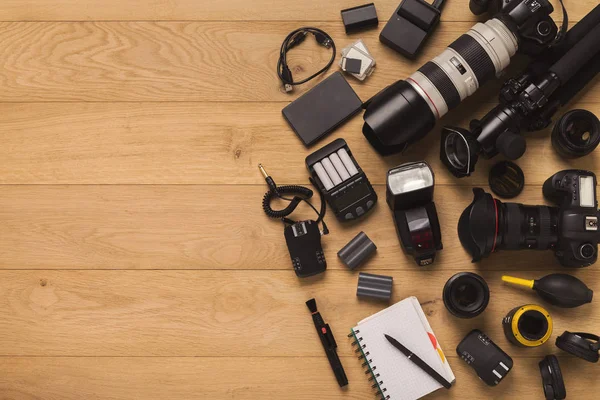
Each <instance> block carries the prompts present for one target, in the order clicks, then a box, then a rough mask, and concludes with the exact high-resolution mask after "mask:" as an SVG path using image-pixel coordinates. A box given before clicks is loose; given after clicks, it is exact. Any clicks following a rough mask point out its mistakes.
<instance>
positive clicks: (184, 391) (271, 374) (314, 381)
mask: <svg viewBox="0 0 600 400" xmlns="http://www.w3.org/2000/svg"><path fill="white" fill-rule="evenodd" d="M559 360H560V361H559V362H560V365H561V369H562V372H563V376H564V379H565V383H566V387H567V393H568V395H569V398H571V397H572V398H575V399H582V400H586V399H594V398H595V393H597V392H598V390H600V381H599V380H598V379H596V375H595V370H594V367H593V365H591V364H588V363H586V362H585V361H581V360H576V359H574V358H570V357H560V358H559ZM342 362H343V363H344V367H345V370H346V374H347V375H348V380H349V382H350V384H349V386H348V387H347V388H346V389H340V388H338V387H337V385H336V383H335V379H334V377H333V376H332V374H331V372H330V370H329V365H328V364H327V361H326V359H325V358H323V357H318V358H311V357H303V358H287V357H266V358H228V357H219V358H205V357H202V358H163V357H160V358H146V357H144V358H127V357H119V358H110V357H108V358H106V357H102V358H79V357H78V358H71V357H67V358H64V357H60V358H39V357H35V358H30V357H8V358H6V357H5V358H3V359H2V363H0V391H1V392H2V393H3V398H6V399H22V400H42V399H43V400H79V399H81V398H86V399H89V400H96V399H98V400H99V399H106V398H110V399H111V400H130V399H145V400H153V399H157V400H158V399H161V400H162V399H166V398H168V399H173V400H175V399H192V398H196V399H200V398H202V399H214V400H220V399H232V398H235V399H239V400H246V399H248V400H255V399H258V398H264V396H265V393H269V397H272V398H277V399H291V398H294V399H297V400H313V399H326V400H328V399H331V400H333V399H340V398H345V399H355V400H364V399H372V398H375V397H374V396H373V392H371V389H370V387H369V385H368V384H367V381H366V379H365V376H364V374H363V373H362V371H361V369H360V367H359V363H358V361H356V360H355V359H352V358H343V359H342ZM450 362H451V364H452V369H453V371H454V373H455V375H456V377H457V380H456V384H455V387H453V388H452V389H451V390H450V391H445V390H439V391H437V392H435V393H434V394H432V395H430V396H428V397H427V399H431V400H433V399H465V398H466V397H465V394H466V393H468V398H469V399H477V400H484V399H490V398H497V396H498V395H499V394H500V393H501V394H502V396H503V398H536V399H537V398H541V397H542V396H543V392H542V386H541V381H540V377H539V370H538V366H537V363H538V359H537V358H526V359H515V366H514V368H513V371H512V372H511V373H510V374H509V375H508V376H507V377H506V379H505V382H503V383H502V385H501V386H499V387H497V388H491V387H488V386H486V385H484V384H483V383H482V382H480V381H479V379H478V378H477V377H476V376H475V374H474V372H473V371H472V370H471V369H470V368H469V367H468V366H467V365H466V364H465V363H463V362H462V361H460V360H459V359H452V360H451V361H450ZM240 376H243V378H244V379H243V381H242V380H240V379H239V378H240ZM292 396H293V397H292Z"/></svg>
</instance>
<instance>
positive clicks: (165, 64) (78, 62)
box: [0, 21, 600, 108]
mask: <svg viewBox="0 0 600 400" xmlns="http://www.w3.org/2000/svg"><path fill="white" fill-rule="evenodd" d="M309 24H317V23H309ZM303 25H304V23H303ZM317 25H318V26H319V27H320V28H322V29H324V30H326V31H327V32H328V33H329V34H331V35H332V37H333V39H334V40H336V41H337V44H338V46H340V49H341V48H342V47H343V46H345V45H348V44H350V43H351V41H353V40H356V39H358V38H359V37H361V38H363V39H364V41H365V43H366V44H367V45H368V46H369V50H370V51H371V53H372V54H373V56H374V58H375V59H376V60H377V70H376V72H375V73H374V74H373V76H371V77H370V78H369V79H368V80H367V81H365V82H364V83H360V84H359V83H357V82H353V86H354V88H355V89H356V91H357V93H358V94H359V95H360V97H361V98H362V99H363V100H366V99H368V98H370V97H371V96H373V95H374V94H376V93H377V92H378V91H379V90H381V89H383V88H384V87H385V86H387V85H389V84H391V83H393V82H395V81H396V80H398V79H403V78H405V77H407V76H408V75H410V74H412V73H413V72H414V71H415V70H416V69H418V68H419V67H420V66H421V65H422V64H423V63H425V62H426V61H428V60H429V59H431V58H432V57H434V56H436V55H437V54H439V53H440V52H441V51H442V50H443V49H444V48H445V47H446V46H448V44H450V42H452V41H453V40H454V39H456V38H457V37H458V36H460V35H461V34H463V33H465V32H466V31H467V30H468V29H469V28H470V27H471V25H472V24H471V23H468V22H447V23H444V24H442V25H441V26H440V27H439V28H438V29H437V30H436V32H435V33H434V34H433V36H432V37H431V40H430V41H429V43H428V45H427V46H426V48H425V50H424V51H423V54H422V56H421V57H419V59H418V60H416V61H414V62H409V61H407V60H406V59H403V58H401V56H399V55H398V54H397V53H395V52H394V51H393V50H391V49H389V48H387V47H385V46H383V45H382V44H381V43H379V40H378V32H377V31H369V32H365V33H364V34H361V35H360V36H358V35H351V36H346V34H345V32H344V29H343V26H342V25H341V24H340V23H338V22H336V23H334V22H324V23H318V24H317ZM297 27H298V23H297V22H272V23H269V24H265V23H261V22H204V23H202V22H194V21H190V22H44V23H39V22H37V23H33V22H4V23H0V44H1V45H2V50H3V51H2V52H0V64H1V65H2V66H3V69H2V71H0V89H1V90H0V102H49V101H59V102H64V101H134V102H137V101H203V102H210V103H211V104H213V103H214V102H219V101H254V102H256V101H281V102H287V101H290V100H292V99H294V98H296V97H297V96H298V95H299V94H301V93H303V92H305V91H307V90H308V89H310V88H311V87H313V86H314V85H315V84H317V83H318V81H319V80H315V81H311V82H310V83H309V84H306V85H302V86H301V87H299V88H298V90H296V91H295V94H294V95H291V96H290V95H289V94H286V93H284V92H283V91H282V89H281V87H280V82H279V80H278V79H277V75H276V71H275V68H276V65H277V58H278V55H279V48H280V45H281V41H282V40H283V39H284V38H285V36H286V35H287V34H288V33H289V32H290V31H292V30H293V29H296V28H297ZM317 47H318V46H317V45H316V44H315V41H314V40H308V41H306V44H305V45H303V46H301V47H299V48H298V49H294V50H295V51H294V52H290V58H289V65H290V68H291V69H292V71H293V72H294V76H295V77H296V79H300V78H302V77H303V76H307V75H309V74H311V73H312V72H311V71H314V70H315V69H318V66H319V65H324V64H325V63H326V61H327V60H328V59H329V57H330V55H329V53H328V52H327V51H324V50H323V49H322V48H320V49H318V48H317ZM517 64H518V63H517ZM513 67H515V68H513V69H516V64H515V65H513ZM337 69H338V67H337V66H335V67H333V68H332V71H335V70H337ZM330 72H331V71H330ZM497 85H498V82H496V87H494V85H493V84H491V85H486V86H485V87H484V89H483V90H482V91H481V92H479V93H477V94H476V97H475V99H474V100H472V102H471V104H477V103H478V102H481V101H482V99H486V98H487V99H488V101H489V99H496V97H497V94H498V87H497ZM583 99H584V100H585V101H592V102H600V95H599V94H598V91H588V93H587V94H586V95H585V96H584V97H583ZM204 107H208V108H210V107H212V106H211V105H205V106H204ZM464 107H467V106H463V108H464Z"/></svg>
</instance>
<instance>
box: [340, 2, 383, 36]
mask: <svg viewBox="0 0 600 400" xmlns="http://www.w3.org/2000/svg"><path fill="white" fill-rule="evenodd" d="M342 21H343V22H344V28H345V29H346V33H354V32H358V31H361V30H363V29H369V28H375V27H377V25H378V24H379V19H378V18H377V10H376V9H375V4H373V3H369V4H364V5H362V6H358V7H352V8H347V9H345V10H342Z"/></svg>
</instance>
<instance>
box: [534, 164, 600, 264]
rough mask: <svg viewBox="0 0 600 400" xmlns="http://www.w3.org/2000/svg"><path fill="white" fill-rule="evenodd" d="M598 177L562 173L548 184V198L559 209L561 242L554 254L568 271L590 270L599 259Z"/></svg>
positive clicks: (555, 248)
mask: <svg viewBox="0 0 600 400" xmlns="http://www.w3.org/2000/svg"><path fill="white" fill-rule="evenodd" d="M596 185H597V181H596V175H595V174H594V173H593V172H590V171H581V170H566V171H561V172H559V173H557V174H555V175H553V176H552V177H551V178H549V179H548V180H546V182H544V186H543V188H542V191H543V193H544V197H545V198H546V199H548V200H549V201H551V202H553V203H554V204H557V205H558V215H557V222H558V228H559V230H558V232H559V235H558V241H557V243H556V246H555V247H554V253H555V255H556V257H557V258H558V260H559V261H560V263H561V264H562V265H564V266H566V267H586V266H588V265H591V264H594V263H595V262H596V260H597V259H598V239H600V237H599V235H598V217H599V216H600V214H599V212H598V200H597V198H596Z"/></svg>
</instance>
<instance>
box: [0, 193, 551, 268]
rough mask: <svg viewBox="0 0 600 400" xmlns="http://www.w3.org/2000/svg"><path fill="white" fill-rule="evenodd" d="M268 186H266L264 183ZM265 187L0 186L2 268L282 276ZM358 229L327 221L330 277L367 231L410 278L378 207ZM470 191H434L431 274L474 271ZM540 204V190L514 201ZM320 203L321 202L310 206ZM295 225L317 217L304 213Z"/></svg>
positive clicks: (514, 257)
mask: <svg viewBox="0 0 600 400" xmlns="http://www.w3.org/2000/svg"><path fill="white" fill-rule="evenodd" d="M265 187H266V185H265ZM265 187H262V186H177V185H174V186H122V185H121V186H4V187H3V190H2V196H0V221H2V224H0V268H1V269H219V270H221V269H223V270H231V269H243V270H246V269H247V270H257V269H268V270H283V271H286V272H288V271H289V273H290V274H291V271H290V269H291V263H290V259H289V254H288V252H287V249H286V246H285V241H284V238H283V228H282V225H281V222H279V221H277V220H270V219H268V218H267V217H266V216H265V215H264V213H263V211H262V209H261V206H260V204H261V199H262V196H263V193H264V191H265ZM376 190H377V193H378V196H379V204H378V205H376V207H375V209H374V210H373V211H372V213H373V215H369V216H367V217H365V220H364V221H362V222H360V223H351V224H345V225H342V224H340V223H338V222H336V220H335V219H334V217H333V215H329V214H328V216H327V223H328V226H329V229H330V231H331V234H330V235H328V236H326V237H325V238H324V239H323V246H324V249H325V254H326V259H327V260H328V267H329V269H338V270H346V267H345V266H343V265H342V264H341V263H340V262H339V260H338V258H337V255H336V254H337V252H338V251H339V250H340V249H341V248H342V247H343V246H344V245H345V244H346V243H348V241H350V239H352V238H353V237H354V236H355V235H356V234H357V233H358V232H360V231H361V230H362V231H365V232H366V233H367V235H368V236H369V237H370V238H371V239H372V240H373V241H374V242H375V244H376V245H377V247H378V251H377V254H376V255H375V257H374V259H373V260H371V261H370V262H369V264H368V267H369V268H377V269H382V270H390V271H394V270H403V271H404V270H406V271H414V270H415V268H417V267H416V264H415V263H414V260H413V259H412V258H411V257H409V256H407V255H405V254H404V253H403V252H402V250H401V248H400V244H399V241H398V238H397V236H396V232H395V228H394V223H393V220H392V217H391V214H390V211H389V210H388V207H387V204H386V203H385V188H384V187H383V186H377V187H376ZM472 198H473V195H472V191H471V188H470V187H448V186H440V187H438V188H437V189H436V192H435V200H436V206H437V209H438V214H439V218H440V223H441V226H442V236H443V243H444V250H442V251H440V252H439V253H438V258H437V262H436V264H435V265H434V266H433V267H432V269H431V270H437V269H439V268H440V266H442V265H443V267H444V269H445V270H449V271H460V270H464V269H465V268H473V267H475V265H471V263H470V259H471V258H470V257H469V255H468V254H467V253H466V252H465V251H464V250H463V248H462V247H461V245H460V242H459V240H458V237H457V235H456V227H457V224H458V218H459V217H460V214H461V212H462V210H463V209H464V208H465V207H466V206H467V205H468V204H470V202H471V201H472ZM516 200H517V201H519V202H523V203H525V204H539V203H541V202H542V193H541V188H540V187H535V186H534V187H531V186H528V187H527V188H526V189H525V190H524V192H523V193H522V194H521V195H520V196H519V197H518V198H517V199H516ZM317 204H318V200H317ZM298 212H299V214H297V215H296V218H315V215H314V213H313V212H312V211H311V210H310V209H309V208H308V207H306V206H303V207H301V208H299V209H298ZM547 266H550V267H558V262H557V261H556V260H555V258H554V255H553V253H552V252H551V251H542V252H539V251H531V250H529V251H527V250H526V251H519V252H515V251H500V252H498V253H496V254H493V255H492V256H490V257H489V258H486V259H484V260H483V261H482V262H480V263H479V264H478V265H477V266H476V267H477V268H482V269H486V270H496V271H502V270H505V271H506V270H515V271H519V270H527V269H543V268H546V267H547Z"/></svg>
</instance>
